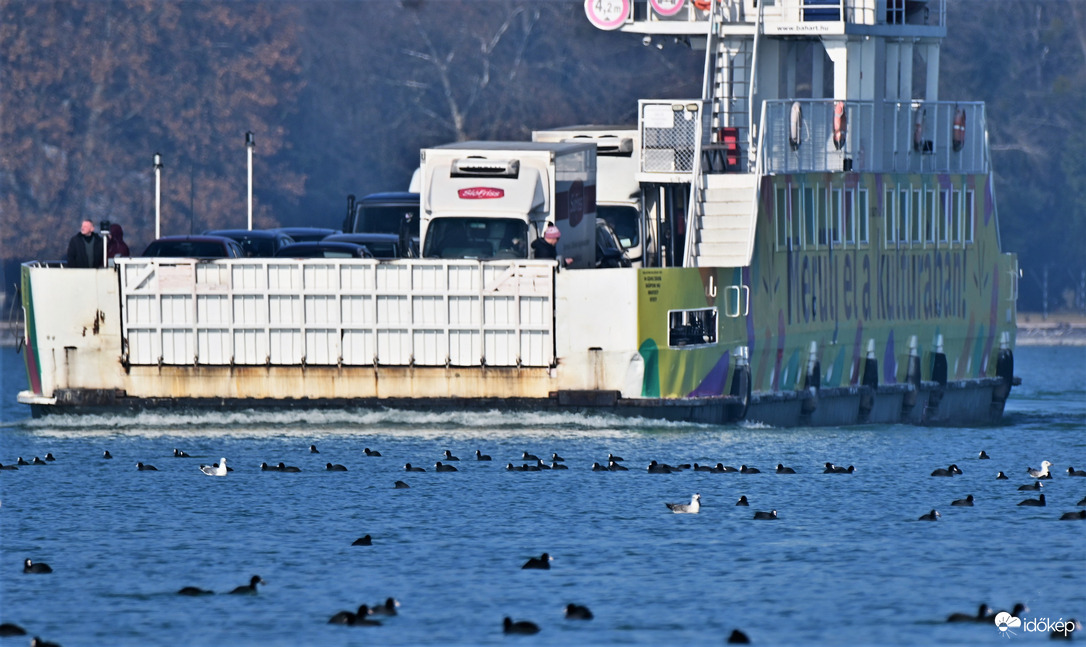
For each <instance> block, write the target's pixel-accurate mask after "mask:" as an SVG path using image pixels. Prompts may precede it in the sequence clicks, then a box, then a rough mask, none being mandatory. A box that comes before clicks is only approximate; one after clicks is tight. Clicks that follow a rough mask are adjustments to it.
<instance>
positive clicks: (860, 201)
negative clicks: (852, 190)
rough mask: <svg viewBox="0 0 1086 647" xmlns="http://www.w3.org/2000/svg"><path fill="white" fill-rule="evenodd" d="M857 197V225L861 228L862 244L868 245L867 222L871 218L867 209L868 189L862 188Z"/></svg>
mask: <svg viewBox="0 0 1086 647" xmlns="http://www.w3.org/2000/svg"><path fill="white" fill-rule="evenodd" d="M856 197H857V204H856V214H857V216H858V218H857V221H856V225H857V227H858V228H859V232H858V234H859V237H860V238H859V240H860V244H861V245H866V244H867V243H868V242H869V239H868V237H867V224H868V219H869V218H870V213H869V212H868V211H867V189H860V192H859V194H858V195H857V196H856Z"/></svg>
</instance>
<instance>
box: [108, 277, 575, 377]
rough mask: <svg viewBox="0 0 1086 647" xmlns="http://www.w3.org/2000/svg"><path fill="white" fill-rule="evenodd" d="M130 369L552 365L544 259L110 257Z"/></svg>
mask: <svg viewBox="0 0 1086 647" xmlns="http://www.w3.org/2000/svg"><path fill="white" fill-rule="evenodd" d="M117 266H118V270H119V272H120V284H121V285H120V287H121V322H122V323H121V325H122V335H123V337H124V339H125V341H126V346H125V348H126V350H125V357H123V360H124V361H125V362H126V363H127V364H130V365H156V364H157V365H229V366H274V365H285V366H296V365H302V366H305V365H309V366H343V365H354V366H379V365H381V366H481V365H487V366H540V367H545V366H553V364H554V360H555V354H554V274H553V272H554V268H555V264H554V263H553V262H551V261H529V260H526V261H493V262H477V261H441V260H426V259H411V260H401V261H391V262H378V261H373V260H366V259H350V260H346V259H345V260H339V259H230V260H219V261H196V260H193V259H153V258H133V259H118V262H117Z"/></svg>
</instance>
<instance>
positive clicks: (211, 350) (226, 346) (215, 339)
mask: <svg viewBox="0 0 1086 647" xmlns="http://www.w3.org/2000/svg"><path fill="white" fill-rule="evenodd" d="M231 347H232V344H231V343H230V331H229V330H225V329H218V328H207V329H201V330H198V331H196V353H197V361H198V362H199V363H200V364H216V365H223V364H229V363H230V357H231V355H232V354H233V353H232V352H231V351H232V348H231Z"/></svg>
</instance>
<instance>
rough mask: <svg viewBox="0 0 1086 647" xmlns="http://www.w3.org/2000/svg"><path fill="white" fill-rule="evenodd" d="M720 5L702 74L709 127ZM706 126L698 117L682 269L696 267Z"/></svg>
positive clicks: (713, 11) (713, 14) (713, 8)
mask: <svg viewBox="0 0 1086 647" xmlns="http://www.w3.org/2000/svg"><path fill="white" fill-rule="evenodd" d="M719 4H720V3H718V2H713V3H711V4H710V5H709V27H708V30H707V31H706V33H705V69H704V72H703V75H702V79H703V82H702V84H701V99H702V102H701V109H702V111H704V110H705V109H706V107H708V110H709V119H710V126H711V125H712V123H711V120H712V114H713V112H714V111H715V110H716V107H715V106H714V105H713V89H712V85H713V81H712V79H713V78H714V77H715V76H716V75H715V74H713V73H712V72H713V59H714V56H715V50H716V36H717V29H716V24H717V18H718V13H717V11H718V9H717V6H718V5H719ZM703 123H704V115H703V114H699V115H698V125H697V127H696V128H695V132H696V133H697V135H696V136H695V137H694V159H693V160H691V162H690V197H689V199H688V200H687V201H686V237H685V241H684V243H683V264H682V266H683V267H693V265H694V238H695V237H694V225H695V223H696V221H697V209H698V192H699V191H700V189H701V179H702V177H701V140H702V139H703V138H704V136H705V133H704V132H703V129H702V124H703Z"/></svg>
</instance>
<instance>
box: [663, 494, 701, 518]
mask: <svg viewBox="0 0 1086 647" xmlns="http://www.w3.org/2000/svg"><path fill="white" fill-rule="evenodd" d="M664 505H666V506H667V507H668V509H669V510H671V511H672V512H674V513H675V514H682V513H689V514H697V513H698V510H701V495H700V494H695V495H694V496H692V497H690V503H665V504H664Z"/></svg>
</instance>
